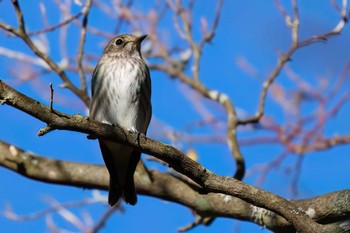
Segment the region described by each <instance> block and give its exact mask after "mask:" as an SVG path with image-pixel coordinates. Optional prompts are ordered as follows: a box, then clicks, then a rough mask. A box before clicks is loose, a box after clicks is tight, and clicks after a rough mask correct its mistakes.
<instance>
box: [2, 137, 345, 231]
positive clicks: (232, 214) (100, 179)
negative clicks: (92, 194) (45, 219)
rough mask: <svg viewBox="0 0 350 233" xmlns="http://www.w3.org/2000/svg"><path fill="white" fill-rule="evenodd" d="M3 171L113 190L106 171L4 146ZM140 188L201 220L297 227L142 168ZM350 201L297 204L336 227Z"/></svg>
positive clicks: (327, 198)
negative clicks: (176, 205)
mask: <svg viewBox="0 0 350 233" xmlns="http://www.w3.org/2000/svg"><path fill="white" fill-rule="evenodd" d="M0 165H1V166H3V167H5V168H8V169H10V170H13V171H14V172H17V173H19V174H21V175H23V176H25V177H28V178H31V179H34V180H40V181H44V182H47V183H55V184H63V185H69V186H74V187H81V188H88V189H101V190H107V189H108V173H107V170H106V168H105V166H101V165H89V164H83V163H76V162H68V161H61V160H53V159H49V158H46V157H41V156H38V155H34V154H32V153H29V152H26V151H24V150H22V149H19V148H17V147H15V146H14V145H10V144H7V143H5V142H0ZM148 177H149V178H148ZM135 182H136V187H137V192H138V193H139V194H144V195H148V196H153V197H158V198H162V199H165V200H168V201H172V202H176V203H179V204H182V205H184V206H187V207H189V208H191V209H192V210H194V211H195V212H196V213H197V214H199V215H200V216H202V217H227V218H234V219H240V220H244V221H250V222H255V223H257V224H260V225H263V226H265V227H267V228H269V229H270V230H273V231H274V232H284V233H288V232H295V229H294V227H293V226H292V225H291V224H290V223H289V222H287V221H286V220H285V219H284V218H282V217H280V216H279V215H275V214H272V213H269V211H267V210H264V209H261V208H257V207H253V206H252V205H250V204H249V203H247V202H245V201H243V200H241V199H239V198H234V197H229V196H226V195H222V194H215V193H209V194H201V193H198V187H197V186H193V185H189V184H188V183H186V182H184V181H183V180H181V179H178V178H176V177H174V176H172V175H170V174H167V173H161V172H158V171H153V170H150V171H147V172H146V171H145V170H144V169H143V166H142V164H141V163H140V164H139V166H138V168H137V170H136V173H135ZM174 187H177V188H176V189H174ZM349 198H350V190H344V191H339V192H334V193H329V194H326V195H323V196H319V197H316V198H312V199H307V200H300V201H293V202H294V203H295V204H296V205H297V207H298V208H301V209H303V210H304V211H306V212H307V213H308V214H309V215H310V216H312V218H313V219H315V220H317V221H318V222H320V223H325V224H330V225H332V224H333V223H337V222H342V221H345V220H346V219H347V218H348V217H349V215H350V202H349V201H348V200H349ZM198 200H200V201H198ZM339 225H340V224H339ZM332 229H333V230H334V229H336V228H332ZM333 232H334V231H333ZM336 232H344V231H343V230H342V229H340V227H339V231H336Z"/></svg>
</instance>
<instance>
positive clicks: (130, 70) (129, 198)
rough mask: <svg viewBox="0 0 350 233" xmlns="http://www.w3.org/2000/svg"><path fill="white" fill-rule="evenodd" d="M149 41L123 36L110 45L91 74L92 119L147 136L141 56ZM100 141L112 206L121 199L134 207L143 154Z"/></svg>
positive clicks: (147, 94)
mask: <svg viewBox="0 0 350 233" xmlns="http://www.w3.org/2000/svg"><path fill="white" fill-rule="evenodd" d="M146 37H147V35H142V36H135V35H132V34H122V35H118V36H116V37H115V38H113V39H112V40H111V41H110V42H109V43H108V44H107V46H106V47H105V49H104V50H103V53H102V56H101V59H100V61H99V63H98V64H97V66H96V68H95V70H94V72H93V74H92V80H91V93H92V99H91V104H90V107H89V118H90V119H92V120H95V121H100V122H102V123H106V124H110V125H119V126H121V127H122V128H124V129H126V130H128V131H131V132H134V133H139V134H144V135H146V133H147V129H148V126H149V123H150V121H151V117H152V105H151V78H150V72H149V69H148V66H147V64H146V62H145V60H144V59H143V57H142V54H141V43H142V41H143V40H144V39H145V38H146ZM98 141H99V145H100V149H101V153H102V157H103V160H104V162H105V164H106V167H107V170H108V172H109V194H108V203H109V205H110V206H114V205H116V204H117V203H118V201H119V200H120V198H122V199H124V201H125V202H126V203H128V204H130V205H135V204H136V203H137V195H136V190H135V184H134V172H135V170H136V166H137V164H138V162H139V160H140V157H141V153H140V152H139V151H137V150H134V149H132V148H130V147H127V146H125V145H122V144H119V143H117V142H114V141H112V140H106V139H99V140H98Z"/></svg>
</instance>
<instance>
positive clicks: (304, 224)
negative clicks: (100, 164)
mask: <svg viewBox="0 0 350 233" xmlns="http://www.w3.org/2000/svg"><path fill="white" fill-rule="evenodd" d="M0 100H1V101H2V102H3V103H5V104H7V105H10V106H12V107H15V108H17V109H19V110H21V111H23V112H26V113H27V114H29V115H31V116H33V117H35V118H37V119H39V120H41V121H44V122H46V123H47V124H48V126H50V127H52V128H54V129H60V130H70V131H76V132H81V133H86V134H91V135H96V136H97V137H99V138H105V139H110V140H114V141H116V142H118V143H121V144H124V145H127V146H129V147H132V148H134V149H135V150H138V151H140V152H143V153H146V154H151V155H153V156H155V157H156V158H158V159H161V160H163V161H165V162H166V163H168V164H169V166H171V167H172V168H174V169H175V170H176V171H178V172H179V173H181V174H183V175H185V176H187V177H189V178H190V179H192V180H193V181H194V182H196V183H197V184H199V185H200V186H202V187H203V189H204V190H205V191H206V192H213V193H223V194H227V195H231V196H234V197H238V198H241V199H243V200H245V201H247V202H249V203H251V204H253V205H256V206H259V207H263V208H266V209H268V210H271V211H273V212H275V213H277V214H280V215H282V216H283V217H284V218H286V219H287V220H288V221H290V222H291V223H292V224H293V225H294V227H295V228H296V229H297V230H298V231H300V232H322V230H321V228H320V226H319V225H318V224H316V223H315V222H313V221H312V220H311V219H310V218H309V217H307V216H306V215H305V214H304V213H302V212H300V211H299V210H298V209H297V208H296V207H295V206H294V205H293V204H292V203H290V202H288V201H287V200H285V199H283V198H281V197H279V196H276V195H274V194H272V193H269V192H267V191H264V190H260V189H257V188H255V187H253V186H250V185H247V184H245V183H242V182H240V181H238V180H236V179H233V178H229V177H222V176H218V175H215V174H214V173H212V172H211V171H209V170H208V169H206V168H204V167H203V166H202V165H200V164H199V163H197V162H195V161H193V160H191V159H190V158H188V157H187V156H186V155H184V154H183V153H182V152H180V151H178V150H177V149H175V148H174V147H172V146H169V145H165V144H163V143H160V142H158V141H155V140H152V139H150V138H146V137H143V136H141V137H140V136H139V135H138V134H137V133H131V132H129V131H127V130H124V129H122V128H120V127H111V126H109V125H106V124H103V123H99V122H94V121H90V120H89V119H86V118H83V117H81V116H70V115H67V114H64V113H59V114H55V113H52V112H51V111H50V108H48V107H46V106H44V105H42V104H40V103H39V102H38V101H35V100H33V99H30V98H29V97H27V96H25V95H23V94H21V93H19V92H17V91H15V90H14V89H12V88H10V87H9V86H7V85H6V84H5V83H4V82H2V81H0ZM46 179H47V178H46ZM79 182H82V181H79Z"/></svg>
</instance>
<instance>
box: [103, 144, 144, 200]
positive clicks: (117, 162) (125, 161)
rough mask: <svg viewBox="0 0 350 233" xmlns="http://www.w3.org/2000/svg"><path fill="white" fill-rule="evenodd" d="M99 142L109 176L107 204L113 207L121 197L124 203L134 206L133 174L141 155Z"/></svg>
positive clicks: (118, 145)
mask: <svg viewBox="0 0 350 233" xmlns="http://www.w3.org/2000/svg"><path fill="white" fill-rule="evenodd" d="M99 142H100V148H101V152H102V155H103V159H104V161H105V164H106V167H107V169H108V171H109V175H110V178H109V194H108V203H109V204H110V205H111V206H114V205H115V204H117V203H118V201H119V199H120V198H121V197H122V198H123V199H124V200H125V202H126V203H129V204H130V205H135V204H136V202H137V195H136V190H135V184H134V172H135V169H136V166H137V163H138V161H139V160H140V156H141V153H140V152H138V151H134V150H132V149H130V148H128V147H125V146H122V145H120V144H117V143H114V142H109V141H102V140H99Z"/></svg>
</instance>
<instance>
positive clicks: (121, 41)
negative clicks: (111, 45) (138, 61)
mask: <svg viewBox="0 0 350 233" xmlns="http://www.w3.org/2000/svg"><path fill="white" fill-rule="evenodd" d="M115 44H116V45H121V44H123V40H122V39H118V40H117V41H116V42H115Z"/></svg>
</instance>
